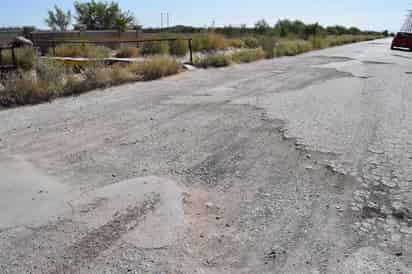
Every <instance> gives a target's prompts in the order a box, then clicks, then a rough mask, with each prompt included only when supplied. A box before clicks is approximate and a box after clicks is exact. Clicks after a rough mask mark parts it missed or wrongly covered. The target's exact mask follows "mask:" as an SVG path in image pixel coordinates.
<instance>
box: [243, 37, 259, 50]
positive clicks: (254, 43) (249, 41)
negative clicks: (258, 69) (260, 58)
mask: <svg viewBox="0 0 412 274" xmlns="http://www.w3.org/2000/svg"><path fill="white" fill-rule="evenodd" d="M243 41H244V43H245V46H246V47H248V48H251V49H254V48H257V47H259V41H258V39H256V38H255V37H252V36H250V37H246V38H245V39H243Z"/></svg>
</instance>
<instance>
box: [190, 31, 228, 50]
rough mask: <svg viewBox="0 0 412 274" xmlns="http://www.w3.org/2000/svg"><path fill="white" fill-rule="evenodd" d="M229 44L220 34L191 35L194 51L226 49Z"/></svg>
mask: <svg viewBox="0 0 412 274" xmlns="http://www.w3.org/2000/svg"><path fill="white" fill-rule="evenodd" d="M228 46H229V43H228V41H227V39H226V38H225V37H224V36H223V35H220V34H215V33H208V34H199V35H196V36H194V37H193V50H194V51H213V50H222V49H226V48H227V47H228Z"/></svg>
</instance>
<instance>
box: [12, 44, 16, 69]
mask: <svg viewBox="0 0 412 274" xmlns="http://www.w3.org/2000/svg"><path fill="white" fill-rule="evenodd" d="M11 58H12V59H13V66H14V67H15V68H17V61H16V54H15V52H14V47H11Z"/></svg>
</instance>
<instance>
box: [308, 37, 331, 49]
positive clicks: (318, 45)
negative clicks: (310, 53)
mask: <svg viewBox="0 0 412 274" xmlns="http://www.w3.org/2000/svg"><path fill="white" fill-rule="evenodd" d="M309 41H310V42H311V43H312V47H313V48H314V49H324V48H327V47H328V46H329V45H328V43H327V40H326V39H325V38H324V37H321V36H312V37H310V38H309Z"/></svg>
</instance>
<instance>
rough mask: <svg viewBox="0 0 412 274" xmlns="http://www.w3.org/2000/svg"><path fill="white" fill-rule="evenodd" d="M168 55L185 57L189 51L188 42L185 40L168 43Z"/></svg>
mask: <svg viewBox="0 0 412 274" xmlns="http://www.w3.org/2000/svg"><path fill="white" fill-rule="evenodd" d="M169 47H170V54H171V55H176V56H185V55H186V54H187V53H188V51H189V46H188V42H187V41H186V40H180V39H179V40H176V41H171V42H170V45H169Z"/></svg>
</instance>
